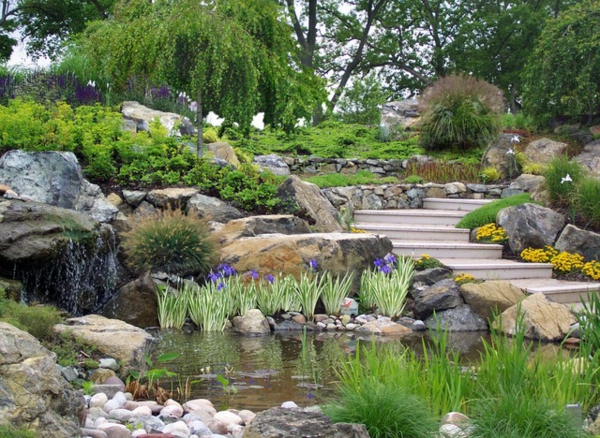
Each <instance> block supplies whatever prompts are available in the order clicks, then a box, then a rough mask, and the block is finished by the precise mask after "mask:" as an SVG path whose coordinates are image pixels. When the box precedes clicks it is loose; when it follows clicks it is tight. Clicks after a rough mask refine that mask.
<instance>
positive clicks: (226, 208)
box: [187, 193, 243, 223]
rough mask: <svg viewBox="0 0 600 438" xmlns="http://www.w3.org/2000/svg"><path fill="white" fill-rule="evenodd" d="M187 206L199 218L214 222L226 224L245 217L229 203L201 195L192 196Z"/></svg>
mask: <svg viewBox="0 0 600 438" xmlns="http://www.w3.org/2000/svg"><path fill="white" fill-rule="evenodd" d="M187 206H188V211H189V212H192V213H196V214H197V215H198V216H199V217H202V218H206V219H207V220H211V221H214V222H222V223H226V222H228V221H231V220H234V219H239V218H241V217H242V216H243V215H242V213H241V212H240V211H239V210H238V209H237V208H235V207H232V206H231V205H229V204H228V203H226V202H223V201H221V200H220V199H218V198H213V197H211V196H205V195H202V194H200V193H197V194H195V195H194V196H192V197H191V198H190V200H189V201H188V203H187Z"/></svg>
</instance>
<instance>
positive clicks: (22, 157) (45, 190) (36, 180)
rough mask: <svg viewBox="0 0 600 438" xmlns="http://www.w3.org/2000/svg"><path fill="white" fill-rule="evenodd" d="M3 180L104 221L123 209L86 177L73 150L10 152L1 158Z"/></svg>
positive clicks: (34, 197)
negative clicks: (116, 205)
mask: <svg viewBox="0 0 600 438" xmlns="http://www.w3.org/2000/svg"><path fill="white" fill-rule="evenodd" d="M0 183H3V184H7V185H8V186H10V187H11V188H12V189H13V190H14V191H15V192H17V193H18V194H19V195H20V196H22V197H27V198H30V199H32V200H34V201H37V202H42V203H45V204H50V205H54V206H56V207H62V208H69V209H72V210H78V211H81V212H85V213H88V214H90V215H91V216H92V217H93V218H94V219H96V220H98V221H101V222H109V221H112V220H114V219H115V218H116V216H117V213H118V212H119V210H118V209H117V207H115V206H114V205H111V204H110V203H109V202H107V201H106V198H105V197H104V195H103V194H102V192H101V190H100V188H99V187H98V186H97V185H95V184H90V183H89V182H88V181H87V180H85V179H84V178H83V173H82V171H81V167H80V166H79V163H78V161H77V158H76V157H75V155H74V154H73V153H72V152H25V151H21V150H12V151H8V152H7V153H6V154H4V155H3V156H2V157H1V158H0Z"/></svg>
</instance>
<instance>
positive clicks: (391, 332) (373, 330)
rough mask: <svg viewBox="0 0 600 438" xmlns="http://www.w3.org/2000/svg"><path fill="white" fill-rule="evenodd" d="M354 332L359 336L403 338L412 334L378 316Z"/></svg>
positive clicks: (403, 327) (399, 325)
mask: <svg viewBox="0 0 600 438" xmlns="http://www.w3.org/2000/svg"><path fill="white" fill-rule="evenodd" d="M356 332H357V333H358V334H361V335H378V336H403V335H407V334H409V333H412V330H411V329H409V328H408V327H405V326H403V325H402V324H398V323H397V322H394V321H392V320H391V319H390V318H387V317H381V316H380V317H379V318H377V319H376V320H374V321H369V322H367V323H366V324H363V325H361V326H360V327H359V328H357V329H356Z"/></svg>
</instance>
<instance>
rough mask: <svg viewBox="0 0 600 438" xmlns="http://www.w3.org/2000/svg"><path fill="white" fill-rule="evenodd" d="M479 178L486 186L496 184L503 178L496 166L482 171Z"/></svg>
mask: <svg viewBox="0 0 600 438" xmlns="http://www.w3.org/2000/svg"><path fill="white" fill-rule="evenodd" d="M479 178H480V179H481V181H482V182H483V183H484V184H487V183H494V182H496V181H498V180H500V178H502V174H501V173H500V171H499V170H498V169H497V168H495V167H494V166H488V167H484V168H483V169H482V170H481V172H480V173H479Z"/></svg>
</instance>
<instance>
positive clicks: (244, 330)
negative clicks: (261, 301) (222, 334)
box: [232, 309, 271, 336]
mask: <svg viewBox="0 0 600 438" xmlns="http://www.w3.org/2000/svg"><path fill="white" fill-rule="evenodd" d="M232 323H233V328H234V330H235V331H236V332H238V333H241V334H243V335H255V336H260V335H267V334H269V333H271V327H270V326H269V323H268V322H267V318H265V315H263V314H262V312H261V311H260V310H258V309H250V310H249V311H248V312H246V314H245V315H243V316H236V317H235V318H233V321H232Z"/></svg>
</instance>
